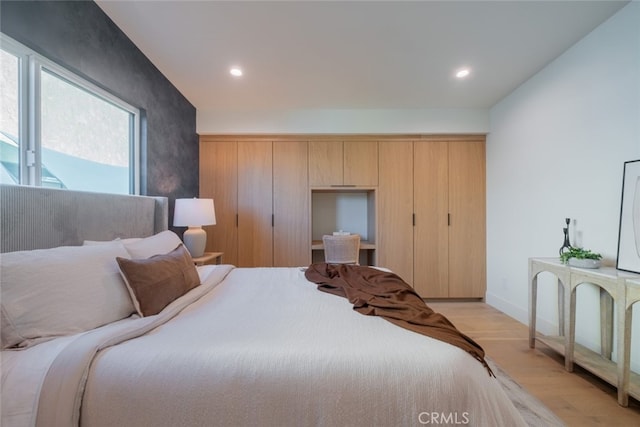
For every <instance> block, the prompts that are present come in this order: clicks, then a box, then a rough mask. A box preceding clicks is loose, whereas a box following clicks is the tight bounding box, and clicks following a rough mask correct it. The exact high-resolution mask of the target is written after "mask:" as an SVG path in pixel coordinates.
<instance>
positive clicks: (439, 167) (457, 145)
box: [378, 138, 486, 298]
mask: <svg viewBox="0 0 640 427" xmlns="http://www.w3.org/2000/svg"><path fill="white" fill-rule="evenodd" d="M379 148H380V161H379V169H380V186H379V197H380V204H379V206H380V223H379V232H378V253H379V258H378V259H379V264H380V265H382V266H385V267H388V268H391V269H392V270H393V271H395V272H396V273H398V274H399V275H400V276H401V277H402V278H404V279H405V280H406V281H407V282H408V283H410V284H412V285H413V287H414V288H415V289H416V291H417V292H418V293H419V294H420V295H422V296H423V297H425V298H484V295H485V289H486V250H485V245H486V237H485V234H486V232H485V144H484V138H477V139H466V138H465V139H462V140H446V139H435V138H431V139H429V140H423V141H420V140H418V141H381V142H380V147H379Z"/></svg>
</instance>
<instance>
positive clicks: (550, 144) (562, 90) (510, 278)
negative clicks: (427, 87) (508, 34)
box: [487, 2, 640, 372]
mask: <svg viewBox="0 0 640 427" xmlns="http://www.w3.org/2000/svg"><path fill="white" fill-rule="evenodd" d="M639 158H640V3H638V2H632V3H631V4H629V5H628V6H626V7H625V8H623V9H622V10H621V11H620V12H618V13H617V14H616V15H614V16H613V17H611V18H610V19H609V20H608V21H606V22H604V23H603V24H602V25H600V26H599V27H598V28H596V29H595V30H594V31H593V32H592V33H591V34H589V35H588V36H586V37H585V38H584V39H582V40H581V41H580V42H578V43H577V44H576V45H574V46H573V47H571V48H570V49H569V50H568V51H567V52H565V53H564V54H563V55H561V56H560V57H559V58H557V59H556V60H555V61H553V62H552V63H550V64H549V65H548V66H547V67H545V68H544V69H543V70H542V71H540V72H539V73H538V74H536V75H535V76H534V77H533V78H531V79H530V80H528V81H527V82H526V83H524V84H523V85H521V86H520V87H519V88H518V89H517V90H515V91H514V92H513V93H511V94H510V95H509V96H507V97H506V98H505V99H503V100H502V101H501V102H499V103H498V104H497V105H495V106H494V107H493V108H492V109H491V111H490V133H489V135H488V139H487V236H488V242H487V282H488V283H487V302H488V303H489V304H491V305H493V306H495V307H496V308H498V309H500V310H502V311H504V312H505V313H507V314H509V315H511V316H512V317H515V318H516V319H518V320H520V321H521V322H523V323H525V324H526V323H528V321H527V304H528V302H527V301H528V295H527V289H528V286H527V260H528V258H529V257H544V256H556V255H557V253H558V249H559V248H560V246H561V245H562V242H563V234H562V228H563V226H564V225H565V222H564V218H565V217H568V218H572V219H574V222H573V223H572V226H571V233H572V234H571V243H575V239H576V238H577V239H578V241H577V243H578V244H579V245H582V246H583V247H585V248H589V249H592V250H594V251H596V252H600V253H602V254H603V255H604V257H605V258H606V262H607V263H608V264H610V265H615V259H616V255H617V242H618V224H619V214H620V198H621V185H622V171H623V162H624V161H627V160H635V159H639ZM538 292H539V295H538V307H539V311H538V313H539V318H538V323H539V327H540V328H539V329H541V330H542V331H543V332H545V333H554V334H555V331H556V330H557V324H558V319H557V312H556V307H557V305H556V300H557V297H556V291H555V282H554V281H553V280H552V276H550V275H548V273H545V275H544V276H541V278H540V280H539V291H538ZM597 295H598V294H597V292H596V290H595V289H594V288H592V287H591V285H582V286H581V287H580V288H578V297H577V298H578V307H579V310H578V312H577V325H578V326H577V328H576V335H577V340H578V342H580V343H582V344H584V345H587V346H588V347H590V348H592V349H596V350H597V349H599V342H600V341H599V340H600V337H599V327H598V325H599V323H598V320H597V319H598V317H599V315H598V313H599V305H598V298H597ZM639 305H640V304H636V307H635V309H634V322H633V330H634V332H633V338H632V339H633V347H635V348H636V350H635V351H633V350H632V368H633V369H634V370H635V371H637V372H640V307H638V306H639Z"/></svg>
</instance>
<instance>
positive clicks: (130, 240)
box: [82, 237, 142, 246]
mask: <svg viewBox="0 0 640 427" xmlns="http://www.w3.org/2000/svg"><path fill="white" fill-rule="evenodd" d="M140 240H142V237H128V238H126V239H121V238H119V237H118V238H117V239H114V240H85V241H84V242H82V245H83V246H90V245H108V244H109V243H122V244H125V245H126V244H129V243H134V242H139V241H140Z"/></svg>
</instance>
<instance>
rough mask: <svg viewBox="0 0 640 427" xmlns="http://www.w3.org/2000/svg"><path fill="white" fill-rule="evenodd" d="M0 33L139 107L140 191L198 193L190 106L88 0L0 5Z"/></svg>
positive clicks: (170, 194)
mask: <svg viewBox="0 0 640 427" xmlns="http://www.w3.org/2000/svg"><path fill="white" fill-rule="evenodd" d="M0 30H1V31H2V32H3V33H5V34H7V35H8V36H10V37H11V38H13V39H15V40H16V41H18V42H20V43H22V44H24V45H26V46H28V47H29V48H31V49H33V50H34V51H36V52H38V53H40V54H42V55H43V56H45V57H47V58H49V59H51V60H53V61H55V62H56V63H59V64H60V65H62V66H64V67H66V68H68V69H70V70H71V71H74V72H76V73H78V74H79V75H81V76H83V77H85V78H87V79H88V80H90V81H92V82H93V83H95V84H97V85H98V86H100V87H102V88H104V89H106V90H107V91H109V92H111V93H113V94H115V95H116V96H118V97H120V98H121V99H123V100H125V101H127V102H128V103H129V104H131V105H133V106H135V107H138V108H140V109H142V110H143V129H142V141H143V144H142V172H143V176H142V189H141V190H142V191H141V192H142V194H145V195H152V196H167V197H169V199H170V201H171V205H170V216H171V217H172V216H173V215H172V214H173V200H174V199H175V198H177V197H194V196H197V195H198V179H199V178H198V135H197V134H196V109H195V107H194V106H193V105H191V103H190V102H189V101H187V99H186V98H185V97H184V96H182V94H181V93H180V92H179V91H178V90H177V89H176V88H175V87H174V86H173V85H172V84H171V83H170V82H169V80H167V78H166V77H165V76H164V75H163V74H162V73H161V72H160V71H159V70H158V69H157V68H156V67H155V66H154V65H153V64H152V63H151V61H149V59H147V57H146V56H145V55H144V54H143V53H142V52H141V51H140V50H139V49H138V48H137V47H136V46H135V45H134V44H133V42H131V40H129V38H127V36H126V35H125V34H124V33H123V32H122V31H121V30H120V29H119V28H118V27H117V26H116V25H115V24H114V23H113V21H111V19H110V18H109V17H108V16H107V15H106V14H105V13H104V12H103V11H102V9H100V7H98V5H96V4H95V3H94V2H92V1H4V0H2V1H0Z"/></svg>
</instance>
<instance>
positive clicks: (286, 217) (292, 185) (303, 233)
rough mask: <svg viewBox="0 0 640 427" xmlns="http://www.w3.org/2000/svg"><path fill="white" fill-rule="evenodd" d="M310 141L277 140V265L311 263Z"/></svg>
mask: <svg viewBox="0 0 640 427" xmlns="http://www.w3.org/2000/svg"><path fill="white" fill-rule="evenodd" d="M308 171H309V168H308V144H307V142H306V141H275V142H274V143H273V210H274V230H273V265H274V266H275V267H299V266H305V265H309V264H310V263H311V231H310V221H311V213H310V211H309V209H310V203H309V197H310V191H309V183H308V181H309V180H308V174H309V172H308Z"/></svg>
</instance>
